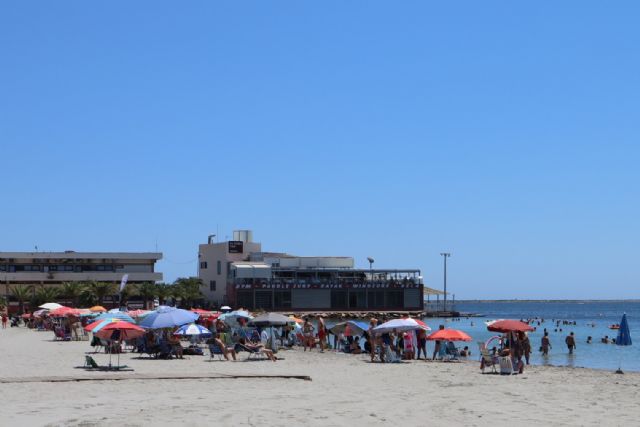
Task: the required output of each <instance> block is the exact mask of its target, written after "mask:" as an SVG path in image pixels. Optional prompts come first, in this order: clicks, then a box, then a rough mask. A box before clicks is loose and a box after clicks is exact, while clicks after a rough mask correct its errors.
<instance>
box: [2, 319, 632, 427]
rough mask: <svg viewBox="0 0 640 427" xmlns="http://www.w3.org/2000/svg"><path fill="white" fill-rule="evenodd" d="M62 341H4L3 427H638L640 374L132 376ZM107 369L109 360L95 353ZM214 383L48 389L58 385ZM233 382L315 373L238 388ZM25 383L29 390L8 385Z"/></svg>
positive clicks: (147, 369) (382, 371) (354, 368)
mask: <svg viewBox="0 0 640 427" xmlns="http://www.w3.org/2000/svg"><path fill="white" fill-rule="evenodd" d="M52 338H53V333H51V332H35V331H31V330H27V329H25V328H19V329H18V328H10V329H6V330H2V331H1V333H0V351H1V353H2V360H3V363H2V365H1V366H0V377H1V379H2V381H3V382H4V383H3V384H2V389H3V393H2V395H3V405H2V406H1V409H0V419H2V423H1V424H2V425H25V426H32V425H50V426H56V425H75V426H92V425H132V426H134V425H180V423H188V424H189V425H212V424H218V425H242V426H252V425H264V426H293V425H303V424H304V425H307V426H334V425H335V426H341V425H416V426H418V425H427V424H428V425H443V426H444V425H489V424H491V425H507V424H511V425H513V423H517V424H520V425H533V424H543V425H544V424H547V425H548V424H555V425H558V424H562V425H596V424H602V423H604V424H607V425H633V424H637V420H638V417H639V416H640V407H639V406H638V405H637V402H638V397H639V390H640V388H639V386H640V374H638V373H626V374H625V375H615V374H614V373H612V372H606V371H597V370H590V369H580V368H554V367H539V366H531V367H529V368H528V369H527V370H526V371H525V373H524V374H523V375H517V376H512V377H508V376H499V375H482V374H481V373H480V371H479V369H478V363H477V362H476V360H475V357H474V358H472V359H473V360H472V361H469V362H466V363H442V362H424V361H415V362H406V363H401V364H380V363H375V364H371V363H369V361H368V358H367V357H366V356H364V355H345V354H335V353H324V354H320V353H318V352H317V351H314V352H312V353H308V352H307V353H305V352H303V351H302V350H298V349H296V350H287V351H280V352H279V354H278V355H279V357H281V358H283V359H284V360H279V361H278V362H275V363H274V362H270V361H266V360H265V361H246V353H240V355H239V361H238V362H224V361H217V360H216V361H209V357H208V355H207V356H204V357H202V356H188V358H187V359H185V360H152V359H151V360H146V359H139V356H138V354H135V353H134V354H130V353H124V354H122V355H121V363H123V364H126V365H128V366H130V367H132V368H133V369H134V371H133V372H119V373H108V372H87V371H85V370H83V369H77V368H74V366H81V365H82V364H83V361H84V355H85V352H87V351H91V347H90V346H89V343H88V342H86V341H80V342H54V341H52ZM94 358H95V359H96V361H97V362H98V363H100V364H106V363H108V359H109V355H106V354H101V353H98V354H96V355H94ZM114 375H115V376H117V377H121V378H135V377H140V376H155V375H162V376H180V375H184V376H191V375H195V376H198V375H207V376H217V378H214V379H164V380H154V379H146V378H137V379H126V380H123V381H86V382H85V381H83V382H60V383H57V382H51V381H50V379H51V377H55V378H59V379H60V378H69V377H73V378H95V379H100V378H105V377H107V376H108V377H111V376H114ZM233 375H308V376H310V377H311V381H305V380H300V379H273V378H268V379H264V378H263V379H258V378H251V379H246V378H245V379H235V378H233V377H232V376H233ZM11 379H16V380H22V381H24V380H26V379H28V380H29V381H32V382H27V383H11V382H9V383H7V382H6V381H11Z"/></svg>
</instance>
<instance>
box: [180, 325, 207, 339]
mask: <svg viewBox="0 0 640 427" xmlns="http://www.w3.org/2000/svg"><path fill="white" fill-rule="evenodd" d="M173 335H185V336H211V331H210V330H208V329H207V328H205V327H204V326H202V325H196V324H195V323H190V324H188V325H182V326H180V327H179V328H178V329H176V331H175V332H174V333H173Z"/></svg>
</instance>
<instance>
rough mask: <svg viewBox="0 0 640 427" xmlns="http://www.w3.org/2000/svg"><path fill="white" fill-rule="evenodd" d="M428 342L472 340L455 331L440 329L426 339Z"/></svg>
mask: <svg viewBox="0 0 640 427" xmlns="http://www.w3.org/2000/svg"><path fill="white" fill-rule="evenodd" d="M427 339H428V340H430V341H433V340H439V341H471V340H472V338H471V337H470V336H469V335H467V334H465V333H464V332H462V331H459V330H457V329H440V330H438V331H435V332H434V333H432V334H431V335H429V336H428V337H427Z"/></svg>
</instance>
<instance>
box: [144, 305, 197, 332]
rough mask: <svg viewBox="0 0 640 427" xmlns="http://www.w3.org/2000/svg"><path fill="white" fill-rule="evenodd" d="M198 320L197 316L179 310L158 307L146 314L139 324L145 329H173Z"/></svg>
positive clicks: (190, 312)
mask: <svg viewBox="0 0 640 427" xmlns="http://www.w3.org/2000/svg"><path fill="white" fill-rule="evenodd" d="M196 320H198V315H197V314H196V313H194V312H192V311H189V310H183V309H181V308H175V307H167V306H160V307H158V309H157V310H155V311H153V312H151V313H149V314H147V315H146V316H145V317H144V319H142V320H141V321H140V323H139V325H140V326H142V327H143V328H146V329H161V328H173V327H174V326H182V325H186V324H187V323H192V322H195V321H196Z"/></svg>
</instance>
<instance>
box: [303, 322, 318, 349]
mask: <svg viewBox="0 0 640 427" xmlns="http://www.w3.org/2000/svg"><path fill="white" fill-rule="evenodd" d="M314 329H315V328H314V327H313V325H312V324H311V322H309V318H306V319H304V324H303V325H302V336H303V340H302V341H303V342H304V343H303V344H304V351H307V347H309V351H311V348H312V345H313V341H314V338H313V330H314Z"/></svg>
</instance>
